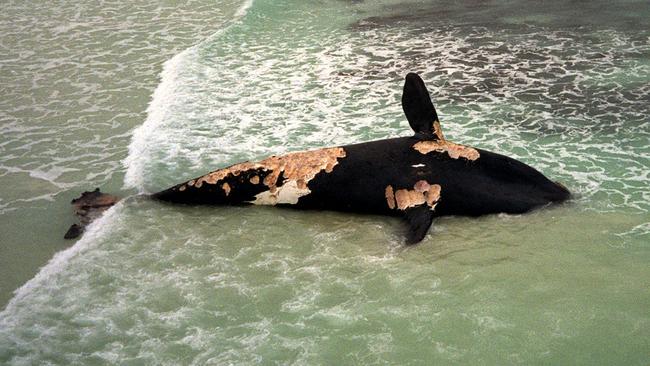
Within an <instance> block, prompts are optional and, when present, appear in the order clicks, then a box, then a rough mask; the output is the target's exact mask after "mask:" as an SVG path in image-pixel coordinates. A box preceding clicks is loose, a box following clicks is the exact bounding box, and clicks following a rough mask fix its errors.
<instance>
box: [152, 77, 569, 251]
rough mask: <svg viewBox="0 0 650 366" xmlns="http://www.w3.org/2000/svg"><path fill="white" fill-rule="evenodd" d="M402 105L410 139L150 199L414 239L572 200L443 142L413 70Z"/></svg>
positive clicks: (296, 156) (541, 179)
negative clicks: (263, 211)
mask: <svg viewBox="0 0 650 366" xmlns="http://www.w3.org/2000/svg"><path fill="white" fill-rule="evenodd" d="M402 107H403V109H404V113H405V115H406V118H407V119H408V122H409V124H410V126H411V128H412V129H413V131H414V132H415V134H414V135H412V136H407V137H400V138H392V139H385V140H378V141H371V142H364V143H360V144H353V145H345V146H339V147H332V148H326V149H318V150H311V151H304V152H294V153H289V154H286V155H283V156H271V157H269V158H267V159H264V160H261V161H258V162H243V163H239V164H235V165H232V166H230V167H227V168H223V169H219V170H216V171H213V172H210V173H208V174H206V175H203V176H201V177H198V178H195V179H191V180H189V181H187V182H184V183H181V184H178V185H176V186H174V187H171V188H169V189H166V190H164V191H161V192H158V193H156V194H154V195H153V197H154V198H157V199H160V200H163V201H168V202H177V203H191V204H263V205H282V206H289V207H295V208H301V209H323V210H337V211H347V212H359V213H370V214H381V215H391V216H400V217H403V218H404V219H405V221H406V223H407V224H408V233H407V243H417V242H419V241H421V240H422V239H423V238H424V236H425V235H426V233H427V231H428V230H429V227H430V226H431V223H432V221H433V218H434V217H436V216H442V215H467V216H478V215H484V214H490V213H499V212H505V213H523V212H526V211H529V210H531V209H533V208H536V207H540V206H544V205H547V204H550V203H554V202H562V201H565V200H567V199H568V198H569V197H570V193H569V191H568V190H567V189H566V188H564V187H563V186H562V185H560V184H557V183H554V182H552V181H551V180H549V179H547V178H546V177H545V176H544V175H543V174H541V173H540V172H538V171H537V170H535V169H534V168H532V167H530V166H528V165H526V164H524V163H522V162H519V161H517V160H515V159H512V158H509V157H506V156H503V155H499V154H496V153H492V152H489V151H484V150H481V149H477V148H473V147H469V146H465V145H461V144H456V143H453V142H451V141H448V140H446V139H445V137H444V135H443V133H442V130H441V127H440V122H439V119H438V115H437V113H436V110H435V108H434V107H433V103H432V102H431V98H430V96H429V92H428V91H427V88H426V87H425V85H424V82H423V81H422V79H421V78H420V77H419V76H418V75H417V74H414V73H410V74H408V75H407V76H406V81H405V84H404V93H403V96H402Z"/></svg>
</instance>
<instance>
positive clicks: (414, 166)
mask: <svg viewBox="0 0 650 366" xmlns="http://www.w3.org/2000/svg"><path fill="white" fill-rule="evenodd" d="M423 166H426V165H424V164H415V165H411V167H413V168H422V167H423Z"/></svg>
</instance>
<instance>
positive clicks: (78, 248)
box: [0, 200, 125, 327]
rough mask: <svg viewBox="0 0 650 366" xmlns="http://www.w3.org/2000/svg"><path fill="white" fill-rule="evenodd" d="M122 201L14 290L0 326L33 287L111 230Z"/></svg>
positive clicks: (47, 278) (121, 206)
mask: <svg viewBox="0 0 650 366" xmlns="http://www.w3.org/2000/svg"><path fill="white" fill-rule="evenodd" d="M124 202H125V200H122V201H120V202H118V203H117V204H116V205H115V206H113V207H111V208H109V209H108V210H106V212H105V213H104V214H103V215H102V216H101V217H100V218H99V219H97V220H95V221H94V222H92V223H91V224H90V225H88V227H87V228H86V231H85V233H84V235H83V236H82V237H81V239H79V241H77V242H76V243H75V244H74V245H73V246H71V247H69V248H68V249H65V250H62V251H60V252H58V253H56V254H55V255H54V257H52V259H50V261H49V262H48V263H47V264H46V265H45V266H43V267H42V268H41V269H40V271H39V272H38V273H37V274H36V276H34V277H33V278H32V279H31V280H29V281H27V282H26V283H25V284H24V285H22V286H21V287H19V288H18V289H17V290H16V291H14V297H13V298H12V299H11V300H10V301H9V303H8V304H7V307H6V308H5V310H4V311H3V312H2V313H0V327H1V326H3V325H6V323H7V322H8V321H10V319H11V314H13V313H15V307H16V306H21V304H24V303H23V300H24V299H25V298H26V297H27V296H29V295H30V294H31V293H32V292H33V291H34V290H35V289H37V288H40V287H47V286H49V284H48V282H49V281H51V280H52V276H53V275H54V274H56V273H59V272H61V271H62V270H64V269H65V268H66V267H67V265H68V262H69V261H70V259H71V258H73V257H75V256H77V255H79V254H81V253H83V252H85V251H86V250H88V249H90V248H92V246H93V244H94V243H96V242H97V239H98V238H100V237H102V236H103V235H106V233H107V232H109V231H110V230H111V228H112V227H113V226H114V225H115V223H117V222H118V221H117V218H118V217H119V215H120V211H122V208H123V207H124Z"/></svg>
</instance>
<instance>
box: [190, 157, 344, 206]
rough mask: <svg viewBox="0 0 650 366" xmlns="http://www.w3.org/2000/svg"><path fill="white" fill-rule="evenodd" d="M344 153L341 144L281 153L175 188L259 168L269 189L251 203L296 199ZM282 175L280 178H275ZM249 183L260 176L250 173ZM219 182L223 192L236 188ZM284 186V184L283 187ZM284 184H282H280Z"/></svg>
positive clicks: (306, 192) (284, 201)
mask: <svg viewBox="0 0 650 366" xmlns="http://www.w3.org/2000/svg"><path fill="white" fill-rule="evenodd" d="M345 156H346V153H345V150H344V149H343V148H341V147H334V148H327V149H320V150H312V151H301V152H295V153H289V154H286V155H283V156H271V157H269V158H266V159H264V160H261V161H259V162H244V163H239V164H235V165H232V166H230V167H228V168H224V169H220V170H216V171H214V172H211V173H209V174H206V175H204V176H202V177H199V178H197V179H193V180H190V181H188V182H187V183H186V184H184V185H181V186H180V187H179V188H178V189H179V191H183V190H185V189H187V187H186V186H190V187H192V186H194V187H195V188H200V187H201V186H202V185H203V184H210V185H213V184H218V183H220V182H222V181H223V180H224V179H226V178H227V177H231V176H235V177H236V176H239V175H241V174H245V173H246V172H250V171H259V170H263V171H266V172H268V174H267V175H266V176H265V177H264V179H263V180H262V183H263V184H264V185H265V186H267V187H268V188H269V189H268V191H266V192H262V193H260V194H258V195H257V196H256V199H255V201H252V203H255V204H271V205H273V204H276V203H293V204H295V203H297V202H298V198H300V197H302V196H304V195H307V194H309V193H311V191H310V190H309V188H308V187H307V183H309V181H310V180H312V179H313V178H314V177H315V176H316V174H318V173H320V172H321V171H325V172H327V173H330V172H332V170H333V169H334V167H335V166H336V165H337V164H338V159H341V158H344V157H345ZM280 175H282V177H283V180H282V182H278V180H279V178H280ZM249 182H250V183H251V184H255V185H257V184H259V183H260V177H259V176H258V175H254V176H252V177H251V178H250V179H249ZM230 183H231V184H228V183H227V182H223V183H222V185H221V188H222V189H223V190H224V192H225V194H226V196H227V195H228V194H229V193H230V192H231V191H232V190H236V189H237V187H236V185H233V184H232V182H230ZM284 186H286V187H284ZM283 187H284V188H283Z"/></svg>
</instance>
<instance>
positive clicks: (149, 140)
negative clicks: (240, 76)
mask: <svg viewBox="0 0 650 366" xmlns="http://www.w3.org/2000/svg"><path fill="white" fill-rule="evenodd" d="M253 2H254V0H246V1H245V2H244V3H243V4H242V6H241V7H239V8H238V9H237V11H236V12H235V14H234V16H233V19H232V20H231V21H230V22H229V23H227V24H226V25H225V26H224V27H223V28H222V29H220V30H218V31H217V32H215V33H214V34H213V35H211V36H210V37H208V38H207V39H206V40H204V41H202V43H205V42H207V41H209V40H214V39H215V38H216V37H218V36H219V35H220V34H221V33H222V32H224V31H225V29H227V27H229V26H232V24H236V23H237V22H238V21H240V20H241V19H242V18H243V17H244V16H245V15H246V12H247V11H248V10H249V9H250V7H251V6H252V5H253ZM200 44H201V43H199V44H197V45H194V46H192V47H190V48H188V49H186V50H184V51H182V52H180V53H178V54H177V55H175V56H174V57H172V58H171V59H169V60H168V61H166V62H165V64H164V66H163V71H162V73H161V74H160V80H161V81H160V84H158V87H157V88H156V90H155V91H154V93H153V96H152V98H151V102H150V103H149V106H148V108H147V119H146V120H145V121H144V123H143V124H142V125H141V126H140V127H138V128H136V129H135V130H134V131H133V137H132V140H131V144H130V145H129V155H128V156H127V157H126V159H125V160H124V162H123V164H124V166H125V167H126V168H127V170H126V174H125V177H124V187H125V188H136V189H137V190H138V191H139V192H140V193H145V192H146V184H145V175H146V174H152V173H153V172H149V171H147V167H148V166H147V164H148V162H149V161H150V160H151V159H155V158H156V155H155V152H156V148H158V147H159V145H158V144H165V143H166V142H167V141H166V139H165V134H166V133H168V132H169V131H168V130H164V129H163V127H164V126H165V123H169V119H173V112H174V108H178V105H177V104H176V103H175V101H176V99H177V98H178V97H179V93H180V92H181V91H180V90H179V88H181V87H182V86H181V85H180V84H181V75H180V74H181V71H182V70H183V69H184V68H189V67H190V65H193V64H195V63H197V62H198V59H197V57H198V54H197V50H198V48H199V47H200ZM192 71H193V70H192ZM174 122H175V123H177V124H180V123H183V122H182V121H179V120H173V121H172V123H174ZM179 127H180V129H182V127H183V126H179ZM161 139H162V141H161ZM183 152H184V150H183V149H181V148H180V146H178V148H177V149H173V150H168V151H167V155H166V156H165V157H166V158H167V159H174V158H177V157H178V154H182V153H183Z"/></svg>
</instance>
